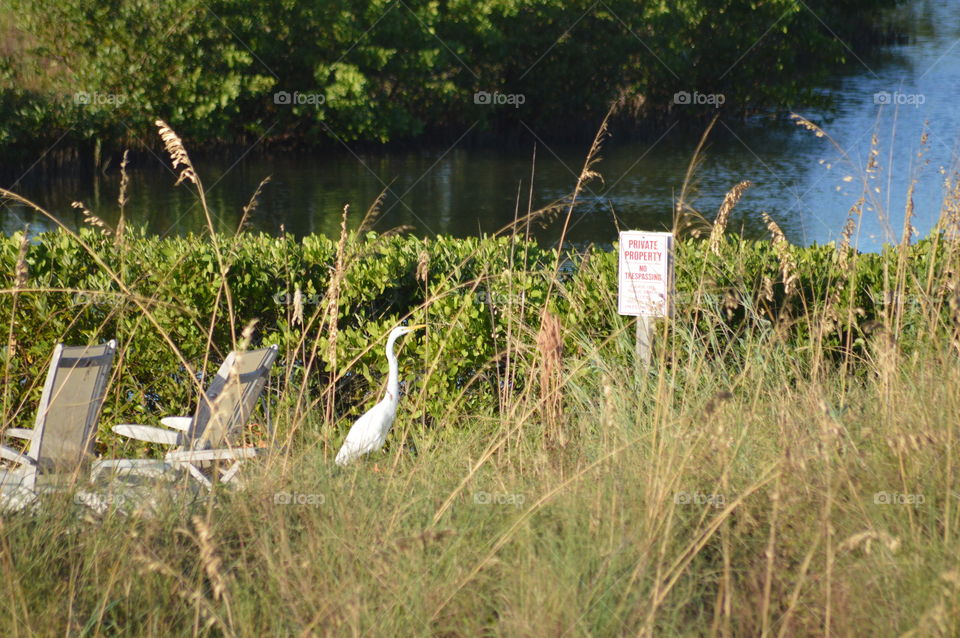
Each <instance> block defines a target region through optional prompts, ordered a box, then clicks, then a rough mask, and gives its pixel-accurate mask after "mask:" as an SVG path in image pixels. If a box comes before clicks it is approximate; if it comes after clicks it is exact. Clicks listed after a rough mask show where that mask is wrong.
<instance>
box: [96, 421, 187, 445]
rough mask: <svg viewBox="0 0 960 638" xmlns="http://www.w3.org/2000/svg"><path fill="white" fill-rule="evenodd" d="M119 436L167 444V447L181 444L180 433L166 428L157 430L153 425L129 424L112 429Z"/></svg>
mask: <svg viewBox="0 0 960 638" xmlns="http://www.w3.org/2000/svg"><path fill="white" fill-rule="evenodd" d="M111 429H112V430H113V431H114V432H116V433H117V434H120V435H122V436H125V437H128V438H131V439H136V440H138V441H146V442H147V443H165V444H166V445H178V444H179V443H180V433H179V432H175V431H173V430H165V429H164V428H155V427H153V426H151V425H130V424H127V423H124V424H121V425H115V426H113V428H111Z"/></svg>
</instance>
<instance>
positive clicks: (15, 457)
mask: <svg viewBox="0 0 960 638" xmlns="http://www.w3.org/2000/svg"><path fill="white" fill-rule="evenodd" d="M0 459H3V460H4V461H12V462H14V463H19V464H20V465H28V466H30V467H36V466H37V462H36V461H35V460H34V459H32V458H30V457H29V456H27V453H26V452H18V451H17V450H14V449H13V448H9V447H7V446H6V445H0Z"/></svg>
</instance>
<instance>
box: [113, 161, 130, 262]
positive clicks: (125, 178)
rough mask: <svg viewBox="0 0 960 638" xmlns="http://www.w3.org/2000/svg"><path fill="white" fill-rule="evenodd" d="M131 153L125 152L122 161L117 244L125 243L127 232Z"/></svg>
mask: <svg viewBox="0 0 960 638" xmlns="http://www.w3.org/2000/svg"><path fill="white" fill-rule="evenodd" d="M129 156H130V151H129V150H125V151H123V159H122V160H120V194H119V195H118V196H117V203H118V204H119V205H120V219H119V220H117V234H116V243H117V244H121V243H123V232H124V230H126V215H125V214H124V211H125V209H126V206H127V202H128V201H130V200H129V198H128V197H127V191H128V190H129V189H130V175H129V174H127V166H128V165H129V164H130V157H129Z"/></svg>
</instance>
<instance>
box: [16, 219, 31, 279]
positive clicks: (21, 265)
mask: <svg viewBox="0 0 960 638" xmlns="http://www.w3.org/2000/svg"><path fill="white" fill-rule="evenodd" d="M29 230H30V227H29V226H27V227H26V228H25V229H24V231H23V238H22V239H21V240H20V248H19V249H18V250H17V263H16V265H15V266H14V268H13V287H14V288H16V289H18V290H19V289H20V288H25V287H26V285H27V282H28V281H29V279H30V266H29V265H28V264H27V251H28V250H29V248H30V233H29Z"/></svg>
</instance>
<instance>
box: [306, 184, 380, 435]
mask: <svg viewBox="0 0 960 638" xmlns="http://www.w3.org/2000/svg"><path fill="white" fill-rule="evenodd" d="M377 201H381V200H380V198H377ZM375 206H376V202H374V206H372V207H371V210H373V209H374V207H375ZM349 212H350V205H349V204H347V205H346V206H344V207H343V216H342V218H341V219H340V239H339V240H338V241H337V252H336V260H335V262H334V268H333V274H332V275H331V277H330V284H329V287H328V288H327V308H326V310H327V317H326V321H325V322H321V327H320V328H321V330H322V329H323V325H324V324H326V330H327V361H328V362H329V365H330V381H329V383H328V384H327V392H326V395H327V396H326V409H325V418H326V422H327V425H333V417H334V414H333V409H334V402H335V400H336V391H337V328H338V321H339V318H340V286H341V284H342V283H343V278H344V275H345V270H346V268H345V265H344V264H345V263H346V259H347V255H346V253H347V237H348V233H347V215H348V214H349ZM368 214H369V211H368ZM298 403H299V402H298Z"/></svg>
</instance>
